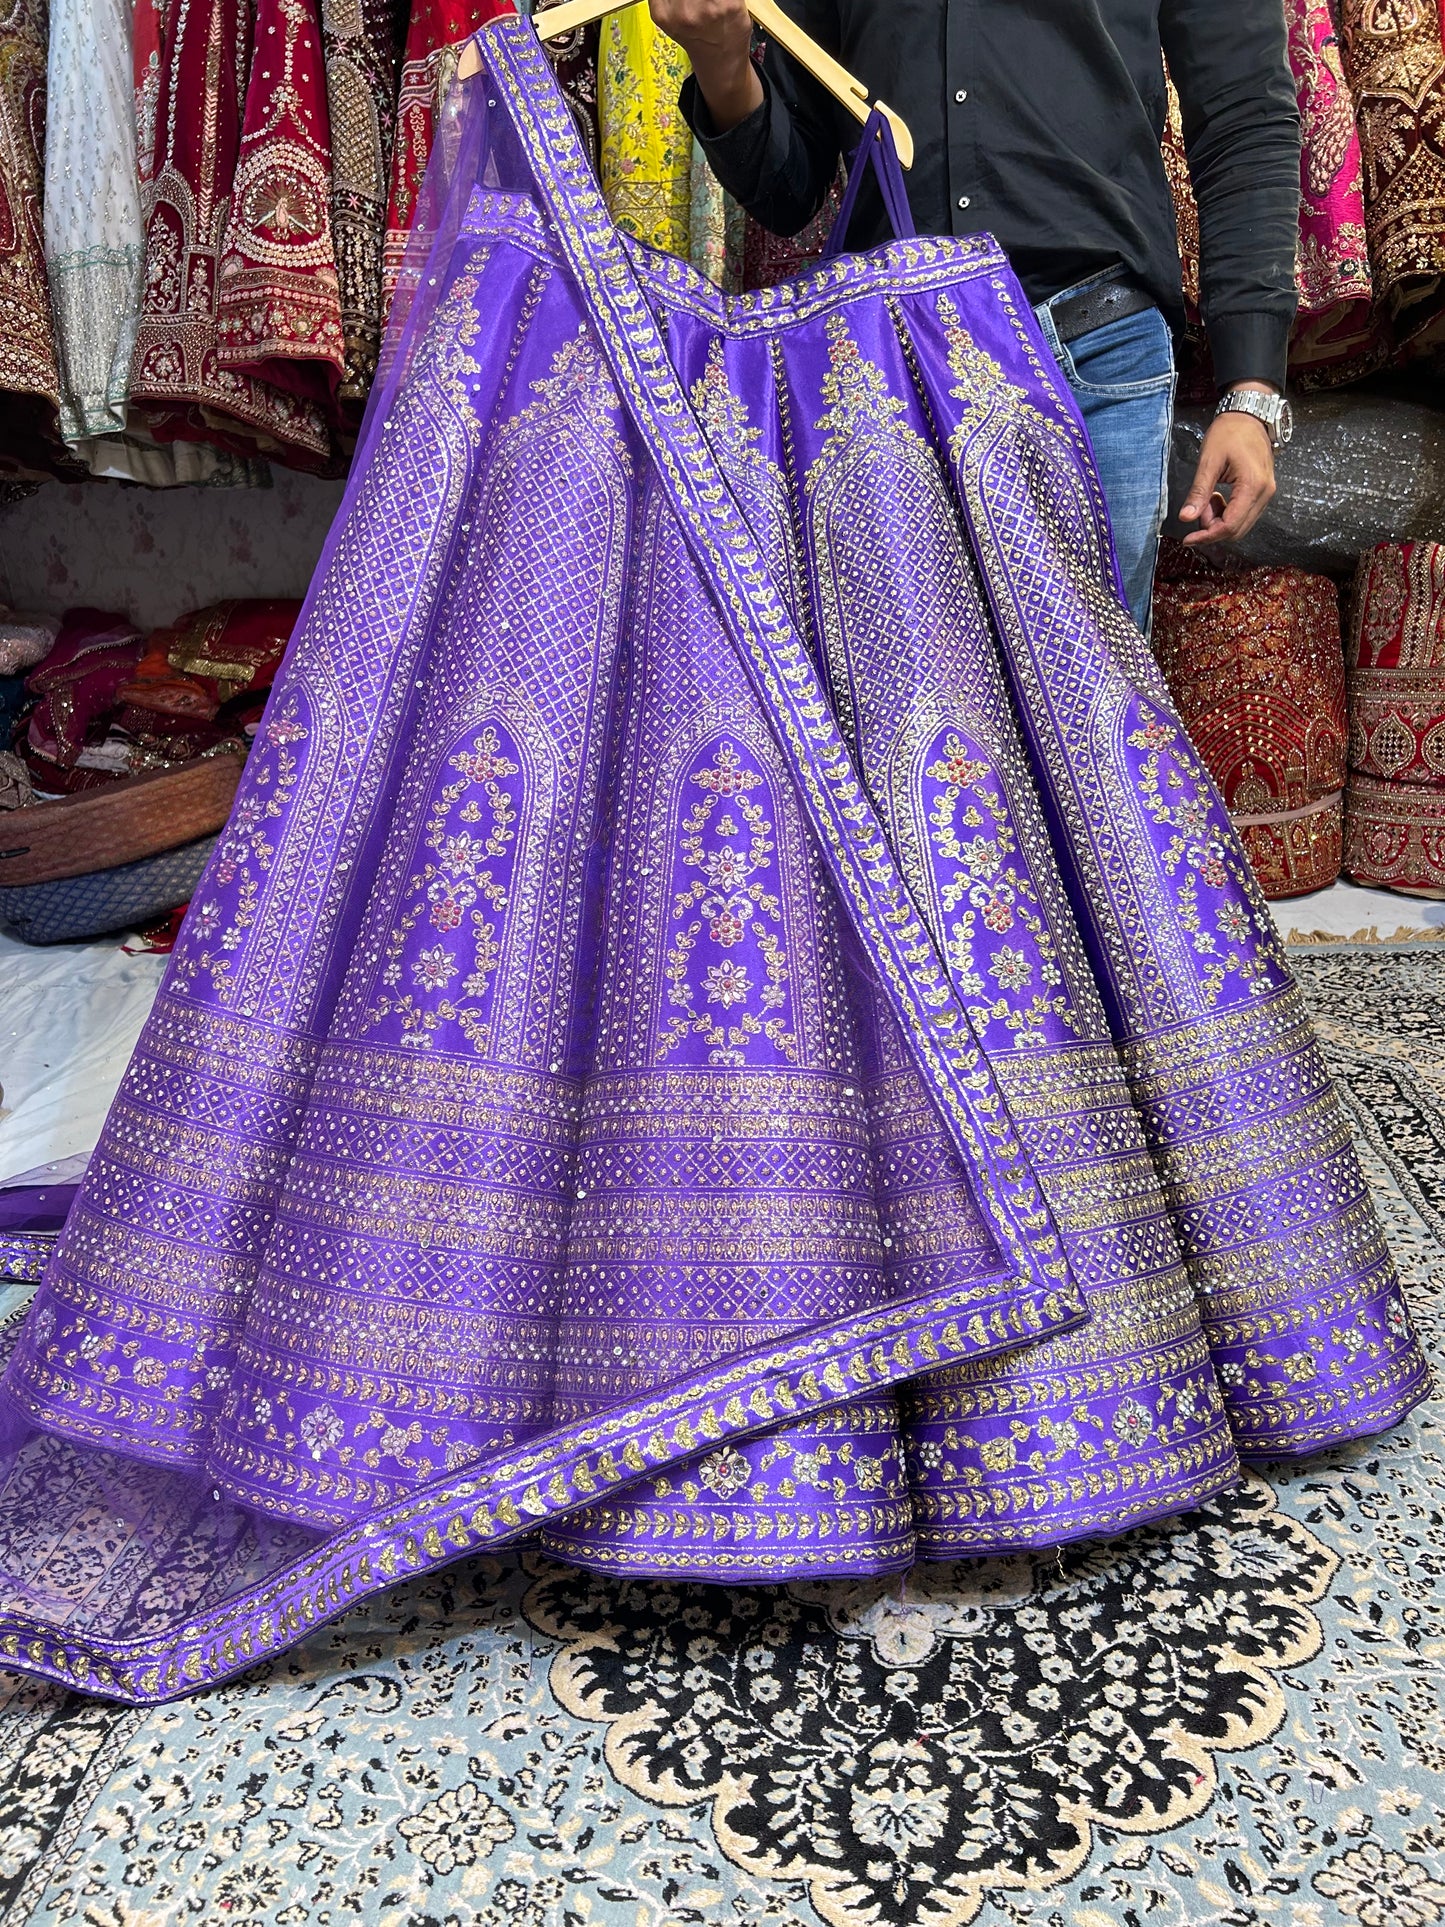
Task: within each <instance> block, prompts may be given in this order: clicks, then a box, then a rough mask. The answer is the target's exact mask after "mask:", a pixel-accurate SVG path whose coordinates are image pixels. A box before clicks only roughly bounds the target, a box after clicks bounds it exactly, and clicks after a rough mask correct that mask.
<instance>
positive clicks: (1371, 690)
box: [1345, 542, 1445, 897]
mask: <svg viewBox="0 0 1445 1927" xmlns="http://www.w3.org/2000/svg"><path fill="white" fill-rule="evenodd" d="M1347 653H1348V664H1349V682H1350V747H1349V756H1350V787H1349V805H1348V812H1347V816H1348V821H1347V830H1346V851H1345V868H1346V870H1347V871H1348V872H1349V874H1350V875H1351V876H1352V877H1353V878H1354V880H1355V881H1356V882H1357V883H1370V884H1378V885H1383V886H1384V887H1385V888H1387V889H1391V890H1403V891H1406V892H1408V893H1409V894H1410V895H1412V896H1432V897H1441V896H1445V544H1442V543H1439V542H1382V543H1381V544H1380V545H1379V546H1378V547H1377V548H1374V549H1371V550H1369V551H1368V552H1367V553H1366V554H1365V555H1363V556H1362V557H1361V558H1360V566H1359V570H1358V572H1357V574H1356V577H1355V586H1354V593H1353V596H1352V599H1351V613H1350V628H1349V641H1348V652H1347Z"/></svg>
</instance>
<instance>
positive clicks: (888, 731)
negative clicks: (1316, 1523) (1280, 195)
mask: <svg viewBox="0 0 1445 1927" xmlns="http://www.w3.org/2000/svg"><path fill="white" fill-rule="evenodd" d="M481 46H482V49H483V62H484V64H483V66H482V68H481V70H480V71H479V72H478V73H477V75H476V76H475V77H474V78H473V79H471V80H470V81H469V82H467V83H463V84H459V86H458V88H457V90H456V93H455V95H454V96H453V101H452V104H451V107H450V108H449V118H448V123H447V124H446V125H445V126H444V127H443V128H442V130H441V136H440V138H439V139H438V142H437V149H436V154H437V163H438V164H437V165H435V166H434V168H433V170H432V173H431V175H430V176H429V180H428V188H427V205H426V206H425V207H424V209H423V211H422V216H421V219H420V221H419V223H418V229H417V232H416V234H415V236H414V249H413V255H412V258H411V263H410V264H409V267H408V274H409V276H412V277H414V280H413V284H414V285H415V287H416V290H417V293H416V299H415V301H414V302H413V304H412V307H411V311H410V315H409V319H408V324H407V329H406V332H405V336H404V338H403V339H402V340H401V342H400V343H399V345H398V346H397V348H396V350H395V352H394V354H393V355H392V356H391V357H390V359H389V362H388V365H387V367H386V369H385V371H384V375H383V379H382V381H381V382H380V383H379V384H378V388H377V390H376V392H375V394H374V396H373V401H372V408H371V414H370V416H369V420H368V425H367V429H366V432H365V434H364V437H363V441H362V445H361V447H360V449H359V451H358V458H357V462H356V465H355V468H354V471H353V475H352V479H351V483H350V486H349V489H348V493H347V498H346V501H345V503H344V505H343V507H342V509H341V511H340V514H339V516H338V518H337V521H336V524H335V526H334V528H333V531H332V534H331V537H330V538H329V541H328V545H327V549H326V552H325V554H324V555H323V558H322V561H321V565H320V568H319V571H318V575H317V578H316V583H315V586H314V588H313V590H312V592H311V595H310V597H309V598H308V605H307V608H306V610H305V612H304V613H303V616H302V620H301V623H300V625H299V627H298V629H297V631H296V634H295V636H294V637H293V640H292V643H291V646H290V649H289V651H288V654H287V657H286V660H285V663H284V664H283V666H282V669H281V671H280V673H279V675H278V677H277V681H276V686H275V688H274V691H273V695H272V700H271V704H270V707H269V709H268V711H267V717H266V722H265V725H264V728H263V730H262V732H261V734H260V736H259V737H258V739H257V743H256V747H255V750H254V751H253V754H252V756H251V758H250V760H249V761H248V764H247V766H246V770H245V773H244V776H243V779H242V782H241V786H240V789H239V790H238V792H237V801H236V807H235V809H234V812H233V814H232V818H231V822H230V825H229V827H228V828H227V830H226V831H225V832H224V833H223V835H222V836H221V838H220V840H219V843H218V845H217V848H216V851H215V855H214V857H213V859H212V862H211V864H210V866H209V868H208V870H207V873H206V875H205V877H204V879H203V880H202V882H201V884H200V885H199V887H198V888H197V890H196V892H195V895H194V898H193V901H192V905H191V909H190V912H189V914H188V917H187V920H186V923H185V926H184V928H183V930H182V932H181V935H180V938H179V940H178V943H177V946H176V949H175V952H174V955H173V958H172V962H171V966H170V969H169V972H168V975H167V978H166V981H165V984H164V986H163V988H162V991H161V994H160V997H159V999H158V1001H157V1004H156V1007H155V1011H154V1013H153V1015H152V1017H151V1019H150V1021H149V1023H148V1025H147V1027H146V1030H145V1032H144V1035H143V1037H142V1040H141V1042H140V1045H139V1047H138V1050H137V1054H136V1056H135V1058H134V1060H133V1062H132V1065H131V1067H130V1069H129V1071H128V1073H127V1076H126V1080H125V1082H124V1085H123V1087H122V1090H121V1093H120V1095H119V1096H118V1098H117V1101H116V1104H115V1107H114V1109H113V1111H112V1113H111V1116H110V1118H109V1120H108V1121H107V1124H106V1127H105V1131H104V1133H103V1135H102V1139H101V1142H100V1145H99V1147H98V1148H97V1151H96V1153H95V1156H94V1158H93V1159H92V1161H91V1163H90V1166H89V1168H88V1170H87V1173H86V1176H85V1180H84V1182H83V1185H82V1187H81V1190H80V1193H79V1195H78V1197H77V1200H76V1202H75V1205H74V1207H73V1209H72V1211H71V1213H70V1216H69V1218H68V1220H67V1224H66V1228H65V1232H64V1234H63V1237H62V1240H61V1243H60V1246H59V1248H58V1250H57V1253H56V1255H55V1257H54V1259H53V1260H52V1262H51V1264H50V1266H49V1267H48V1269H47V1272H46V1276H45V1280H44V1282H43V1284H42V1286H41V1288H40V1291H39V1293H38V1295H37V1297H36V1299H35V1301H34V1303H33V1305H32V1307H31V1310H30V1312H29V1315H28V1317H27V1320H26V1323H25V1326H24V1329H23V1332H22V1333H21V1335H20V1337H19V1341H18V1346H17V1349H16V1351H15V1354H14V1356H13V1358H12V1359H11V1362H10V1365H9V1367H8V1371H7V1374H6V1377H5V1381H4V1384H5V1399H6V1402H5V1404H4V1406H3V1413H4V1414H5V1415H7V1417H8V1421H9V1429H8V1431H7V1432H5V1433H4V1435H3V1442H4V1443H5V1444H6V1445H7V1446H8V1448H9V1456H8V1457H7V1458H6V1459H5V1460H4V1462H3V1464H0V1637H3V1638H4V1639H5V1640H6V1641H7V1645H6V1653H7V1663H9V1664H11V1665H19V1666H21V1667H24V1668H27V1669H30V1670H34V1671H38V1672H41V1673H49V1674H53V1675H55V1676H56V1677H63V1678H64V1679H65V1680H66V1681H67V1682H68V1683H69V1684H71V1685H73V1686H79V1687H82V1688H85V1689H88V1690H92V1691H104V1692H107V1693H110V1694H113V1695H117V1696H120V1697H122V1698H133V1699H135V1698H138V1699H154V1698H157V1697H161V1696H165V1695H167V1694H171V1693H176V1692H183V1691H186V1690H187V1689H188V1688H190V1687H192V1686H199V1685H202V1684H204V1683H206V1682H207V1681H210V1680H213V1679H215V1678H218V1677H221V1676H223V1675H224V1674H226V1673H228V1672H234V1671H240V1670H241V1669H243V1668H245V1667H247V1666H248V1665H251V1664H253V1663H254V1662H255V1661H256V1660H257V1659H259V1658H261V1657H263V1656H264V1655H265V1654H267V1653H270V1652H274V1651H275V1650H276V1648H277V1647H279V1646H283V1645H285V1644H287V1643H288V1642H290V1641H292V1640H294V1639H296V1638H299V1637H301V1636H302V1635H303V1634H304V1633H305V1631H306V1630H307V1629H308V1628H309V1627H311V1626H312V1625H314V1623H315V1622H316V1620H317V1619H318V1618H324V1617H327V1616H329V1615H332V1614H335V1613H338V1612H340V1611H341V1610H343V1609H344V1608H345V1607H346V1606H347V1605H348V1604H350V1603H351V1602H353V1601H354V1600H356V1599H357V1598H359V1597H361V1596H363V1595H365V1594H366V1593H368V1592H372V1591H375V1590H377V1589H379V1588H380V1587H383V1586H385V1585H387V1584H390V1583H392V1582H393V1581H394V1580H396V1579H397V1578H400V1577H402V1576H404V1575H407V1574H411V1573H414V1572H416V1571H420V1570H423V1569H425V1568H427V1567H429V1566H435V1565H439V1564H441V1563H442V1562H444V1561H446V1560H448V1559H452V1558H457V1557H460V1556H462V1555H464V1554H466V1553H468V1552H470V1551H473V1550H475V1549H476V1548H477V1547H479V1546H489V1547H495V1546H497V1545H500V1544H503V1543H506V1542H508V1541H510V1540H512V1539H515V1538H518V1537H520V1536H522V1535H523V1534H527V1533H532V1532H535V1531H537V1530H538V1529H539V1528H540V1529H542V1530H543V1532H544V1534H545V1543H546V1544H547V1545H549V1546H550V1547H551V1548H552V1549H553V1550H554V1551H555V1552H558V1553H560V1554H562V1555H563V1556H565V1557H567V1558H571V1559H575V1560H579V1561H581V1562H583V1563H585V1564H588V1565H591V1566H595V1567H599V1568H601V1569H603V1570H609V1571H631V1572H637V1573H641V1574H652V1575H658V1576H661V1575H682V1576H686V1575H692V1576H696V1577H702V1578H707V1579H712V1580H718V1581H726V1582H733V1583H756V1582H758V1581H761V1580H765V1579H767V1580H775V1579H782V1578H787V1577H792V1576H799V1575H805V1574H812V1575H823V1574H830V1573H865V1572H883V1571H891V1570H897V1569H899V1568H901V1567H903V1566H906V1565H907V1564H908V1563H909V1561H910V1560H912V1559H913V1558H914V1557H915V1556H917V1555H918V1554H920V1553H922V1554H925V1555H929V1556H935V1557H949V1556H954V1555H956V1554H958V1553H982V1552H994V1551H1001V1550H1009V1549H1015V1548H1024V1547H1028V1546H1035V1545H1040V1544H1046V1543H1050V1542H1054V1541H1058V1540H1062V1539H1067V1538H1071V1537H1077V1536H1082V1535H1089V1536H1092V1535H1095V1534H1099V1533H1108V1532H1116V1531H1119V1530H1121V1529H1122V1528H1124V1527H1126V1526H1130V1525H1133V1524H1136V1523H1138V1522H1140V1521H1142V1520H1146V1519H1150V1518H1158V1517H1161V1516H1163V1515H1165V1514H1168V1513H1171V1512H1174V1511H1178V1510H1180V1509H1182V1508H1185V1507H1188V1506H1191V1505H1194V1504H1197V1503H1199V1502H1200V1501H1201V1500H1203V1499H1204V1498H1206V1497H1207V1496H1209V1495H1210V1494H1211V1493H1214V1492H1217V1491H1218V1490H1220V1489H1221V1488H1222V1487H1223V1486H1225V1485H1227V1484H1229V1483H1230V1482H1231V1481H1233V1480H1234V1479H1235V1478H1236V1477H1237V1476H1238V1470H1239V1455H1240V1454H1241V1453H1244V1454H1247V1455H1250V1456H1266V1455H1270V1454H1274V1453H1278V1452H1303V1451H1308V1450H1311V1449H1313V1448H1315V1447H1317V1446H1320V1445H1323V1444H1326V1443H1330V1442H1333V1441H1338V1440H1341V1439H1345V1438H1349V1437H1353V1436H1356V1435H1357V1434H1359V1433H1362V1432H1369V1431H1372V1430H1375V1429H1378V1428H1379V1427H1381V1426H1385V1425H1388V1424H1390V1423H1392V1422H1393V1421H1394V1420H1396V1419H1397V1418H1398V1417H1399V1416H1400V1415H1401V1414H1402V1413H1404V1412H1405V1411H1407V1410H1408V1409H1410V1407H1411V1406H1412V1405H1413V1404H1414V1403H1415V1401H1416V1400H1417V1399H1418V1398H1420V1397H1421V1396H1422V1395H1423V1392H1424V1389H1425V1383H1426V1372H1425V1366H1424V1363H1423V1360H1422V1359H1421V1357H1420V1354H1419V1352H1418V1350H1417V1348H1416V1345H1415V1341H1414V1339H1413V1337H1412V1335H1411V1331H1410V1327H1409V1323H1408V1319H1407V1316H1406V1313H1405V1310H1404V1307H1403V1304H1402V1301H1401V1299H1400V1295H1399V1287H1398V1283H1397V1281H1396V1279H1395V1275H1394V1272H1393V1269H1392V1267H1391V1264H1390V1260H1389V1257H1388V1255H1387V1253H1386V1250H1385V1247H1384V1244H1383V1240H1382V1236H1381V1232H1380V1228H1379V1226H1378V1224H1377V1222H1376V1220H1375V1218H1374V1215H1373V1212H1372V1209H1371V1205H1370V1202H1369V1198H1368V1195H1367V1192H1366V1190H1365V1185H1364V1180H1363V1177H1362V1174H1361V1172H1360V1170H1359V1167H1358V1165H1357V1163H1356V1160H1355V1156H1354V1151H1353V1148H1352V1146H1351V1143H1350V1139H1349V1134H1348V1130H1347V1127H1346V1125H1345V1123H1344V1120H1343V1118H1342V1115H1341V1113H1340V1110H1339V1108H1338V1105H1337V1102H1336V1099H1335V1096H1334V1092H1333V1089H1332V1087H1331V1084H1330V1081H1329V1078H1328V1076H1327V1074H1326V1071H1325V1068H1324V1065H1323V1062H1322V1060H1321V1058H1320V1056H1319V1053H1318V1051H1317V1048H1316V1046H1315V1043H1314V1040H1313V1037H1312V1034H1311V1031H1310V1026H1309V1023H1308V1021H1307V1019H1306V1017H1305V1015H1304V1013H1303V1010H1302V1008H1301V1005H1300V1001H1299V997H1298V993H1297V991H1296V990H1295V988H1294V986H1293V984H1292V983H1291V981H1290V977H1289V972H1288V969H1287V967H1286V964H1285V962H1284V959H1283V956H1282V953H1281V951H1280V948H1279V944H1278V940H1277V938H1276V936H1275V934H1274V929H1273V925H1272V924H1271V922H1270V919H1269V915H1268V912H1267V911H1266V909H1265V907H1264V905H1263V904H1262V902H1261V901H1260V899H1259V896H1258V894H1257V892H1256V890H1255V889H1254V886H1253V883H1252V881H1251V879H1250V876H1249V870H1248V865H1247V863H1246V860H1245V857H1244V854H1243V851H1242V850H1241V849H1240V846H1239V843H1238V841H1237V839H1236V838H1235V836H1234V834H1233V832H1232V830H1231V828H1230V826H1229V821H1228V818H1227V816H1226V814H1225V812H1224V809H1223V806H1222V804H1221V803H1220V800H1219V798H1218V795H1217V793H1216V792H1215V791H1214V789H1213V787H1212V786H1211V784H1210V783H1209V780H1208V777H1207V776H1206V774H1205V772H1204V770H1203V768H1202V767H1201V765H1200V763H1199V760H1198V758H1197V757H1196V756H1195V754H1194V752H1193V751H1192V750H1191V748H1190V746H1189V743H1188V740H1187V738H1186V736H1185V734H1184V731H1183V730H1182V728H1181V726H1180V724H1179V722H1178V719H1177V717H1176V716H1175V714H1174V711H1173V709H1172V708H1171V706H1170V703H1169V698H1168V695H1167V692H1166V690H1165V689H1164V686H1163V683H1162V681H1161V679H1160V678H1159V675H1158V672H1157V670H1156V669H1155V668H1154V665H1153V663H1152V660H1151V659H1150V657H1149V655H1148V652H1147V650H1146V649H1145V647H1144V644H1143V641H1142V639H1141V638H1140V636H1139V634H1138V632H1137V631H1136V630H1135V629H1134V627H1133V625H1132V623H1131V622H1130V620H1129V617H1128V615H1127V613H1126V611H1125V609H1124V607H1123V605H1122V602H1121V600H1120V595H1119V588H1118V582H1117V571H1116V568H1115V566H1114V564H1113V561H1112V558H1111V553H1110V546H1109V538H1108V531H1107V525H1106V522H1105V519H1104V510H1103V504H1102V497H1101V494H1100V491H1099V487H1098V482H1097V478H1096V477H1095V475H1094V472H1093V468H1092V464H1091V460H1090V456H1089V450H1088V443H1087V439H1086V437H1085V435H1084V432H1083V428H1082V425H1081V423H1080V420H1079V417H1078V414H1077V412H1076V410H1075V408H1074V405H1073V403H1072V400H1071V398H1070V396H1069V392H1068V390H1067V387H1066V386H1065V384H1064V383H1063V381H1062V378H1061V377H1060V376H1059V374H1058V372H1057V369H1056V367H1055V365H1054V363H1053V361H1052V358H1051V357H1050V355H1049V353H1048V351H1047V348H1046V347H1045V344H1044V342H1043V340H1042V337H1041V336H1040V335H1039V333H1038V330H1037V327H1036V325H1035V322H1034V319H1033V315H1032V313H1031V311H1030V309H1029V306H1028V303H1027V301H1026V300H1025V298H1024V296H1023V295H1022V293H1021V292H1020V290H1019V287H1018V284H1017V282H1016V281H1015V280H1014V278H1013V276H1012V274H1011V273H1010V271H1009V268H1008V265H1007V263H1006V261H1005V260H1004V257H1003V255H1002V254H1001V252H1000V251H999V250H998V248H997V247H996V246H995V245H994V244H993V243H992V242H991V241H990V240H989V238H988V237H987V236H974V237H970V238H967V239H963V240H953V239H919V240H916V241H903V242H899V243H897V244H895V245H894V246H893V247H891V248H885V249H876V250H874V251H872V252H871V253H870V254H868V255H866V256H854V257H851V258H847V257H845V258H843V259H841V260H836V261H833V262H832V263H830V264H829V265H828V266H827V267H826V268H824V269H822V270H821V271H820V272H819V273H817V274H816V275H815V276H813V277H811V278H809V279H805V280H803V281H799V282H795V283H794V284H792V286H791V287H790V288H789V289H788V290H787V291H786V292H785V293H783V294H779V293H776V292H774V291H764V292H762V293H760V294H758V295H754V296H741V297H734V298H729V297H727V296H724V295H722V294H720V293H719V292H718V291H717V290H716V289H713V288H712V287H710V286H709V285H708V283H707V282H705V281H704V280H703V278H702V277H701V276H699V275H698V274H696V273H695V272H694V270H693V269H692V268H691V267H689V266H688V265H687V264H686V263H685V262H682V261H678V260H675V259H671V258H668V257H666V256H662V255H659V254H656V253H654V252H652V251H650V250H647V249H643V248H640V247H638V246H636V245H635V244H632V243H630V242H628V241H627V240H626V239H625V238H624V237H623V236H621V235H620V234H619V232H618V230H617V228H616V226H615V225H614V224H613V223H612V222H611V220H610V219H609V218H608V215H607V211H606V208H605V204H604V202H603V200H602V198H601V195H600V193H599V192H598V189H597V185H596V180H595V177H594V175H593V173H592V171H591V169H590V168H589V167H588V165H587V162H586V158H585V156H584V154H583V152H582V149H581V146H580V143H579V141H578V137H577V134H576V129H575V123H574V122H573V119H572V116H571V113H570V111H569V109H568V107H567V104H566V102H565V101H564V99H563V98H562V96H561V94H560V93H559V91H558V90H557V87H556V85H555V82H554V81H553V78H552V75H551V71H550V68H549V66H548V64H547V61H546V58H545V56H544V54H543V53H542V51H541V49H540V48H539V46H538V44H537V42H536V39H535V37H534V35H533V33H532V31H531V29H530V27H529V26H527V24H526V23H524V22H521V21H517V22H510V23H501V24H499V25H497V26H494V27H493V28H491V29H489V30H488V31H487V33H485V34H484V35H482V36H481ZM423 259H424V260H425V263H426V266H425V271H424V272H421V271H420V270H418V268H417V266H416V263H417V262H418V261H420V260H423ZM539 638H544V639H545V646H539ZM62 1546H63V1547H64V1550H65V1557H64V1559H60V1558H58V1557H57V1556H56V1553H57V1551H58V1549H59V1548H61V1547H62Z"/></svg>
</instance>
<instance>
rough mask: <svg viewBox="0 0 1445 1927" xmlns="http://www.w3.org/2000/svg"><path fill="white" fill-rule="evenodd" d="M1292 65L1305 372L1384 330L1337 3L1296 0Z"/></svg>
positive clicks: (1366, 344)
mask: <svg viewBox="0 0 1445 1927" xmlns="http://www.w3.org/2000/svg"><path fill="white" fill-rule="evenodd" d="M1285 16H1286V22H1287V24H1288V28H1289V43H1288V44H1289V61H1290V67H1291V69H1292V70H1293V73H1294V78H1295V90H1296V94H1297V96H1298V99H1299V107H1300V121H1301V130H1302V136H1303V138H1302V144H1301V151H1300V236H1299V260H1298V275H1297V278H1298V281H1299V295H1300V305H1299V318H1298V320H1297V321H1296V323H1295V330H1294V338H1293V341H1292V342H1291V346H1290V360H1291V363H1292V364H1293V365H1294V366H1295V367H1297V368H1308V367H1314V366H1316V365H1319V364H1325V363H1330V362H1338V361H1342V360H1345V359H1346V358H1349V357H1353V356H1359V355H1361V354H1363V353H1366V352H1367V351H1368V350H1369V348H1370V345H1371V343H1372V341H1373V340H1374V339H1375V337H1376V336H1377V335H1378V334H1379V333H1380V326H1379V323H1378V322H1377V320H1376V319H1375V317H1374V314H1373V296H1374V290H1373V286H1372V284H1371V280H1370V254H1369V247H1368V244H1367V242H1366V238H1365V193H1364V182H1363V174H1362V168H1363V162H1362V159H1361V154H1360V137H1359V132H1358V130H1357V128H1356V125H1355V102H1354V97H1353V95H1352V94H1351V92H1350V86H1349V82H1348V81H1347V80H1346V79H1345V71H1344V65H1343V62H1342V59H1341V55H1340V43H1339V36H1338V35H1337V34H1336V32H1335V26H1334V20H1333V17H1332V15H1331V11H1330V6H1329V0H1288V4H1287V6H1286V8H1285Z"/></svg>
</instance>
